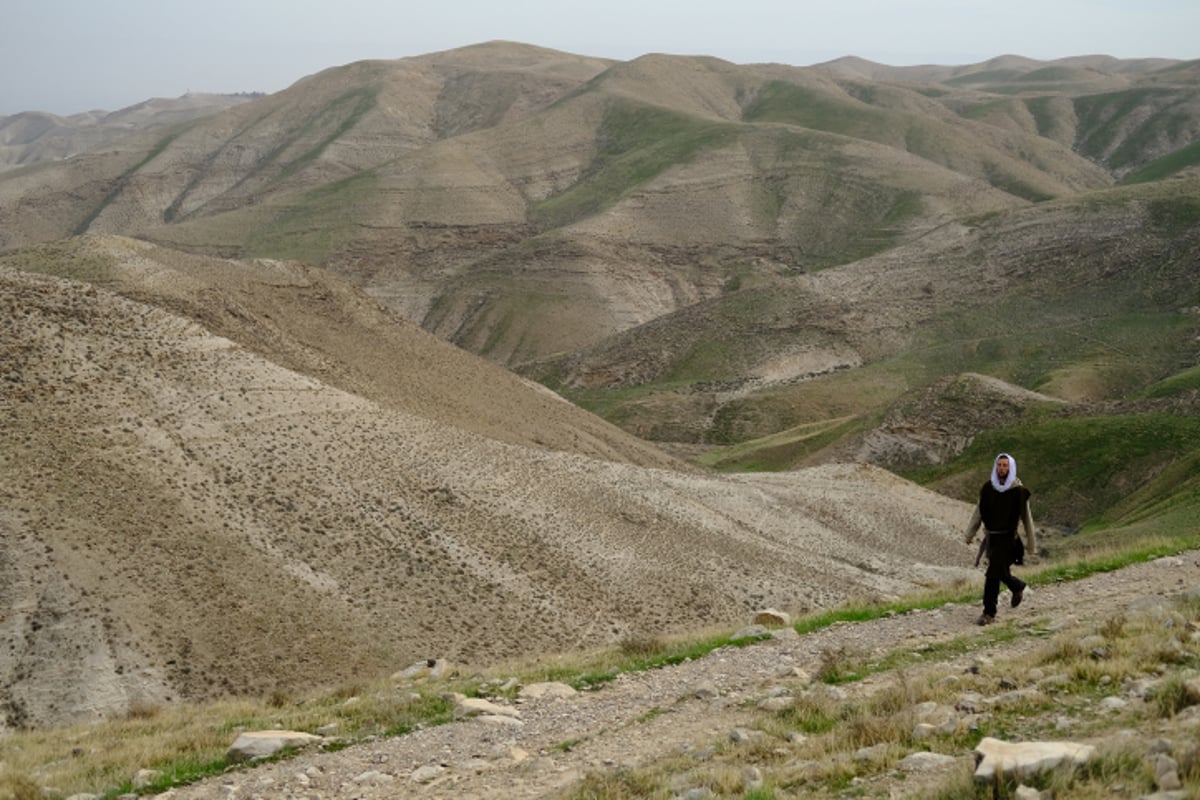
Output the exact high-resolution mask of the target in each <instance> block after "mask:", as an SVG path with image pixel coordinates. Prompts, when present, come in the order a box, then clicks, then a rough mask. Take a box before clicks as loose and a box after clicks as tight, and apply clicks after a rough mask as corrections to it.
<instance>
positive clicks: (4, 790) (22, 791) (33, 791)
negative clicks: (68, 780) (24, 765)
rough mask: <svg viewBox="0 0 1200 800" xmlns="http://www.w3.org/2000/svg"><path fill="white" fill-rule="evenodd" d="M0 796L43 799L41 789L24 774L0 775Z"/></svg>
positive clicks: (18, 799)
mask: <svg viewBox="0 0 1200 800" xmlns="http://www.w3.org/2000/svg"><path fill="white" fill-rule="evenodd" d="M0 797H11V798H12V800H43V797H42V789H41V787H39V786H38V785H37V783H35V782H34V781H33V780H31V779H30V778H28V777H27V776H25V775H6V776H3V777H0Z"/></svg>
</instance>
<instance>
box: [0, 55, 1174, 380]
mask: <svg viewBox="0 0 1200 800" xmlns="http://www.w3.org/2000/svg"><path fill="white" fill-rule="evenodd" d="M1022 64H1023V65H1024V66H1030V65H1025V64H1024V62H1022ZM1043 66H1045V67H1046V68H1051V67H1055V68H1057V67H1056V62H1055V63H1051V64H1048V65H1043ZM1156 66H1158V65H1157V64H1155V63H1139V64H1137V65H1127V64H1125V63H1124V62H1115V63H1108V62H1103V61H1097V62H1096V63H1095V64H1094V65H1091V66H1089V67H1088V68H1089V69H1092V70H1107V72H1105V73H1104V74H1111V75H1113V76H1114V80H1115V81H1116V83H1111V84H1106V85H1105V86H1104V87H1103V89H1104V92H1106V93H1107V94H1104V95H1097V94H1096V88H1095V87H1093V86H1091V85H1090V84H1088V87H1085V88H1083V89H1078V88H1071V87H1070V86H1068V87H1066V88H1059V89H1057V90H1056V92H1057V93H1054V92H1049V93H1047V92H1038V93H1029V92H1026V91H1025V90H1024V89H1020V90H1018V89H1016V88H1013V87H1011V86H1010V87H1009V89H1008V90H1003V91H1002V90H1001V89H1000V88H998V87H996V86H991V85H989V88H987V89H977V88H973V87H972V86H965V87H959V86H954V85H950V84H949V83H936V84H924V85H916V84H911V83H903V82H896V81H894V80H887V81H884V80H872V79H866V78H861V77H857V76H847V75H845V74H844V73H842V72H839V71H837V70H833V69H828V68H820V67H818V68H798V67H786V66H782V65H769V64H768V65H736V64H731V63H728V62H723V61H720V60H718V59H712V58H703V57H678V56H665V55H653V54H652V55H647V56H643V57H641V58H638V59H634V60H631V61H628V62H615V63H614V62H609V61H604V60H599V59H592V58H587V57H584V56H577V55H572V54H567V53H561V52H557V51H551V50H545V49H542V48H535V47H530V46H526V45H518V44H514V43H506V42H491V43H486V44H482V45H478V46H475V47H469V48H463V49H460V50H454V51H448V52H444V53H435V54H430V55H427V56H419V57H414V58H407V59H398V60H396V61H372V62H359V63H355V64H350V65H346V66H343V67H336V68H333V69H330V70H326V71H324V72H321V73H318V74H316V75H313V76H309V77H307V78H305V79H303V80H300V81H298V82H297V83H296V84H295V85H293V86H292V87H290V88H289V89H287V90H285V91H283V92H280V93H278V94H276V95H272V96H270V97H267V98H263V99H261V100H257V101H254V102H251V103H245V104H242V105H240V106H238V107H236V108H233V109H230V110H228V111H226V112H224V113H221V114H218V115H214V116H211V117H206V118H204V119H202V120H197V121H194V122H191V123H187V124H182V125H179V126H176V127H174V128H171V129H169V130H166V131H161V132H158V131H155V132H150V133H147V134H142V135H140V136H137V137H131V138H129V139H127V140H124V141H122V142H120V143H117V144H115V145H114V146H113V147H108V148H104V149H103V150H102V151H96V152H93V153H90V154H86V155H82V156H80V157H77V158H74V159H71V161H70V162H63V163H57V164H51V165H44V166H41V167H35V168H31V169H29V170H24V171H20V172H18V173H17V174H12V175H8V176H6V177H5V178H4V179H2V180H0V247H15V246H20V245H23V244H29V243H33V242H37V241H46V240H51V239H57V238H60V237H62V236H65V235H69V234H78V233H84V232H112V233H118V234H122V235H133V236H138V237H140V238H145V239H149V240H153V241H156V242H158V243H161V244H164V245H167V246H170V247H174V248H177V249H184V250H189V251H193V252H201V253H208V254H217V255H223V256H235V257H247V256H249V257H268V258H294V259H298V260H303V261H306V262H308V263H311V264H315V265H320V266H324V267H327V268H331V269H334V270H336V271H338V272H340V273H342V274H344V275H346V276H348V277H350V278H351V279H352V280H354V281H355V282H356V283H357V284H358V285H360V286H362V287H363V288H366V289H367V290H368V291H369V292H370V293H371V294H372V295H374V296H376V297H378V298H379V299H381V300H382V301H383V302H385V303H386V304H388V305H389V306H390V307H392V308H394V309H396V310H398V311H400V312H401V313H402V314H403V315H404V316H406V317H408V318H409V319H412V320H414V321H416V322H418V323H420V324H421V325H422V326H423V327H425V328H427V329H428V330H430V331H432V332H434V333H435V334H437V335H438V336H440V337H442V338H445V339H448V340H450V341H454V342H455V343H458V344H460V345H462V346H464V347H466V348H467V349H469V350H472V351H473V352H477V353H481V354H483V355H485V356H487V357H488V358H489V359H491V360H494V361H498V362H501V363H504V364H507V365H517V364H520V363H524V362H527V361H531V360H535V359H538V358H543V357H545V356H547V355H550V354H554V353H560V352H568V351H575V350H580V349H584V348H586V347H590V346H593V345H595V344H597V343H598V342H599V341H601V340H602V339H604V338H605V337H607V336H609V335H612V334H616V333H619V332H621V331H624V330H627V329H630V328H633V327H635V326H637V325H640V324H642V323H645V322H649V321H651V320H653V319H656V318H658V317H660V316H662V315H664V314H668V313H671V312H673V311H677V310H680V309H682V308H686V307H688V306H690V305H692V304H694V303H696V302H698V301H701V300H708V299H712V298H714V297H717V296H719V295H720V294H721V293H722V292H723V291H725V290H726V289H727V288H728V287H730V286H734V285H743V286H744V285H748V284H750V283H755V282H759V283H761V282H765V281H770V280H772V279H774V278H776V277H778V276H780V275H795V274H799V273H803V272H809V271H813V270H816V269H820V268H823V267H827V266H829V265H832V264H837V263H844V262H848V261H852V260H854V259H856V258H860V257H862V256H865V255H869V254H872V253H875V252H880V251H882V250H884V249H887V248H888V247H890V246H894V245H897V244H903V243H905V242H908V241H912V240H913V239H914V238H916V237H919V236H921V235H923V234H924V233H927V232H928V231H930V230H932V229H933V228H936V227H937V226H938V225H941V224H944V223H946V222H948V221H950V220H953V219H956V218H959V217H961V216H963V215H970V214H980V213H986V212H991V211H998V210H1004V209H1012V208H1018V207H1023V206H1027V205H1029V204H1030V203H1032V202H1038V201H1043V200H1045V199H1048V198H1052V197H1062V196H1067V195H1072V194H1076V193H1079V192H1083V191H1088V190H1093V189H1098V188H1103V187H1106V186H1108V185H1110V184H1111V183H1112V182H1113V180H1114V178H1115V177H1116V176H1117V175H1119V174H1123V172H1122V171H1128V170H1131V169H1136V168H1140V167H1142V166H1144V164H1145V163H1148V162H1149V161H1151V160H1153V159H1154V158H1156V157H1157V156H1159V155H1161V154H1165V153H1167V152H1171V151H1172V150H1173V149H1178V148H1180V147H1182V146H1184V145H1186V144H1187V143H1188V142H1190V141H1193V140H1194V135H1195V133H1196V131H1197V124H1196V122H1195V120H1196V119H1197V115H1196V113H1195V108H1194V98H1195V96H1196V91H1195V85H1194V83H1193V82H1189V81H1188V80H1186V78H1170V79H1168V78H1167V77H1164V76H1167V75H1175V74H1176V73H1175V72H1172V71H1171V67H1174V66H1176V65H1173V64H1172V65H1169V66H1168V67H1167V68H1165V69H1153V68H1152V67H1156ZM993 67H995V65H981V66H980V67H979V69H978V70H976V71H975V72H971V71H969V70H964V71H963V72H962V74H976V72H980V73H983V72H987V73H991V72H995V69H993ZM1062 68H1063V69H1066V68H1067V67H1062ZM1070 68H1071V69H1079V68H1082V67H1078V66H1074V65H1072V66H1071V67H1070ZM1012 71H1014V72H1016V73H1017V74H1018V75H1020V76H1023V77H1027V76H1028V74H1030V72H1036V70H1025V71H1021V70H1016V69H1014V70H1012ZM957 74H958V73H956V75H957ZM952 79H954V76H951V77H947V78H945V80H946V81H950V80H952ZM996 80H999V79H998V78H997V79H996ZM1152 80H1155V81H1157V82H1156V83H1154V84H1153V85H1154V89H1153V90H1150V89H1147V88H1143V86H1144V83H1139V82H1149V81H1152ZM1118 84H1120V85H1119V86H1118ZM1131 84H1136V85H1132V86H1131ZM1104 97H1111V98H1112V101H1111V103H1109V104H1107V105H1106V101H1104V99H1103V98H1104ZM1143 98H1144V100H1143ZM1144 103H1150V104H1152V105H1154V104H1157V105H1154V108H1160V109H1161V113H1159V115H1158V119H1159V121H1158V122H1157V123H1154V124H1153V130H1154V131H1155V132H1156V133H1155V138H1154V145H1153V147H1150V148H1148V149H1147V150H1146V151H1145V152H1144V153H1142V155H1140V156H1138V155H1134V156H1133V157H1132V158H1130V156H1129V154H1128V153H1126V152H1124V151H1123V150H1122V147H1123V146H1124V145H1126V144H1129V145H1130V147H1132V146H1133V145H1134V144H1136V143H1137V142H1140V141H1142V140H1144V139H1146V133H1147V131H1146V126H1145V125H1144V124H1142V123H1143V122H1145V110H1146V108H1147V106H1145V105H1144ZM1168 117H1169V118H1170V119H1171V120H1174V121H1173V122H1171V123H1170V124H1167V123H1168ZM1077 143H1082V144H1083V145H1086V146H1085V147H1084V148H1083V149H1082V150H1080V149H1077ZM1126 149H1128V148H1126ZM1138 152H1139V153H1141V152H1142V151H1140V150H1139V151H1138ZM1109 157H1111V158H1113V159H1115V161H1116V163H1115V164H1114V166H1113V167H1112V168H1110V167H1109V165H1108V164H1107V163H1106V161H1105V159H1106V158H1109Z"/></svg>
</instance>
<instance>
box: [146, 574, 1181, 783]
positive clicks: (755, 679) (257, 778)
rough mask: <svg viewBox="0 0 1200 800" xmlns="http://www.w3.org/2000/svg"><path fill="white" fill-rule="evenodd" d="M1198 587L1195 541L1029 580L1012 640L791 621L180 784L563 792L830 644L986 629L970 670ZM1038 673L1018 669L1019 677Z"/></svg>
mask: <svg viewBox="0 0 1200 800" xmlns="http://www.w3.org/2000/svg"><path fill="white" fill-rule="evenodd" d="M1197 591H1200V552H1198V551H1191V552H1186V553H1182V554H1180V555H1179V556H1175V557H1167V558H1161V559H1158V560H1156V561H1153V562H1150V563H1145V564H1138V565H1134V566H1130V567H1127V568H1125V569H1122V570H1120V571H1118V572H1115V573H1109V574H1102V575H1094V576H1092V577H1089V578H1087V579H1084V580H1080V581H1075V582H1069V583H1058V584H1053V585H1046V586H1037V587H1034V588H1031V589H1030V590H1029V591H1028V592H1027V593H1026V597H1027V599H1026V600H1025V602H1024V603H1023V604H1022V606H1021V607H1020V608H1019V609H1015V610H1010V609H1009V608H1008V607H1007V606H1004V607H1002V608H1001V612H1000V615H999V620H998V624H999V625H1010V626H1015V628H1016V629H1017V635H1016V637H1015V638H1014V639H1012V640H1010V641H1005V642H1004V643H1003V644H1000V645H995V644H990V645H989V644H987V642H988V641H992V640H991V639H985V637H986V636H987V634H989V633H994V632H995V630H996V629H995V628H979V627H977V626H975V625H974V624H973V623H974V620H975V618H976V616H977V615H978V607H977V606H975V605H965V604H950V605H946V606H943V607H941V608H937V609H933V610H928V611H914V612H911V613H907V614H903V615H898V616H893V617H890V618H884V619H878V620H873V621H868V622H861V623H842V624H837V625H834V626H832V627H829V628H826V629H824V630H821V631H817V632H815V633H811V634H808V635H804V636H800V635H797V634H795V633H794V632H793V631H792V630H791V629H790V628H784V629H782V630H781V631H780V632H777V633H776V635H775V636H774V637H773V638H771V639H770V640H768V641H764V642H761V643H759V644H755V645H752V646H747V647H741V648H723V649H720V650H717V651H714V652H712V653H711V654H709V655H708V656H706V657H704V658H701V659H697V660H694V661H691V662H687V663H683V664H680V665H677V666H672V667H666V668H662V669H657V670H653V671H649V672H644V673H639V674H626V675H623V676H621V677H620V678H619V679H617V680H616V681H614V682H612V683H610V684H608V685H607V686H604V687H603V688H601V689H598V690H595V691H590V692H584V693H580V694H576V695H573V696H569V697H559V698H551V697H545V698H542V699H536V700H535V699H527V700H525V701H523V702H520V701H519V702H517V703H515V704H513V706H512V709H511V713H514V714H515V716H511V717H506V716H500V717H496V716H492V717H478V718H472V719H464V720H461V721H458V722H455V723H451V724H448V725H444V726H440V727H436V728H430V729H425V730H420V731H417V732H415V733H412V734H410V735H407V736H402V737H398V738H391V739H380V740H376V741H372V742H369V743H366V744H361V745H356V746H352V747H349V748H346V749H344V750H341V751H338V752H321V751H319V750H315V749H314V750H311V751H309V752H306V753H304V754H301V755H299V756H297V757H295V758H291V759H288V760H284V761H279V762H276V763H271V764H266V765H261V766H257V767H254V768H250V769H246V770H238V771H233V772H230V773H227V774H225V775H221V776H216V777H213V778H210V779H207V780H204V781H202V782H199V783H197V784H195V785H192V786H188V787H183V788H178V789H174V790H171V791H170V792H169V793H168V794H169V796H170V797H171V798H172V800H202V799H205V798H220V800H227V799H228V798H251V797H254V798H301V797H303V798H310V799H312V800H315V799H316V798H320V799H321V800H350V798H355V799H356V800H358V799H359V798H361V799H362V800H367V799H368V798H384V797H422V798H446V799H447V800H449V799H450V798H454V799H455V800H462V798H493V797H505V798H541V797H555V796H559V795H560V794H561V793H563V792H566V791H569V790H570V788H571V787H572V786H573V785H575V784H577V783H578V782H580V781H581V780H583V779H584V778H585V776H588V775H589V774H590V775H593V777H594V776H595V775H596V774H597V773H600V774H603V773H612V772H615V771H617V770H620V769H622V768H629V767H637V766H642V765H647V764H652V763H654V762H656V761H659V760H661V759H664V758H669V757H673V756H677V755H679V754H681V753H684V754H693V755H694V756H695V757H696V759H697V760H703V759H704V758H705V757H706V756H705V754H706V753H707V754H711V753H712V752H714V749H715V748H719V747H721V746H722V743H723V742H724V743H728V742H729V741H730V740H731V738H732V739H734V740H736V739H737V738H739V737H741V736H744V735H747V731H752V726H753V725H754V722H755V720H756V718H757V719H761V717H762V714H763V712H762V711H760V710H758V708H757V707H758V705H759V703H760V702H762V701H763V700H764V699H767V698H769V697H771V696H772V695H776V696H778V695H782V696H789V695H792V694H796V693H799V692H801V691H803V690H804V688H805V687H806V686H807V685H808V683H807V681H806V680H805V678H804V675H805V674H809V675H811V674H813V673H814V672H816V671H817V670H819V669H820V668H821V665H822V662H823V660H824V659H827V658H829V654H830V653H852V654H855V655H858V656H870V655H872V654H875V655H883V654H886V653H889V652H894V651H898V650H905V649H909V648H911V649H914V650H916V649H921V648H927V647H928V646H930V645H931V644H934V643H937V642H945V641H948V640H951V639H957V638H960V637H968V638H974V639H978V645H977V647H976V646H972V647H971V648H968V650H967V652H966V654H965V655H963V656H961V657H958V660H959V661H960V662H961V663H956V664H951V665H950V666H951V668H954V669H957V670H958V671H960V672H961V671H965V670H967V669H968V668H970V666H971V665H972V664H978V663H979V662H980V660H983V661H984V662H987V661H988V660H989V659H990V658H997V659H1001V658H1003V659H1007V658H1010V657H1013V656H1018V657H1019V656H1020V655H1021V654H1023V653H1026V652H1028V653H1032V652H1033V650H1034V649H1035V648H1037V647H1041V646H1044V643H1045V640H1044V638H1042V637H1040V636H1038V635H1035V634H1034V631H1035V629H1036V630H1042V631H1044V630H1046V629H1052V630H1053V629H1065V628H1068V627H1070V626H1078V627H1079V628H1080V629H1081V630H1084V631H1086V630H1088V629H1089V628H1092V629H1094V627H1095V626H1098V625H1102V624H1103V623H1104V621H1105V620H1109V619H1111V618H1113V617H1114V616H1115V615H1120V614H1124V613H1130V612H1131V611H1132V610H1133V609H1137V608H1146V607H1147V606H1152V605H1154V604H1155V603H1162V602H1163V601H1165V600H1166V599H1167V598H1170V597H1173V596H1175V595H1179V594H1180V593H1182V592H1192V593H1195V592H1197ZM1002 600H1003V598H1002ZM897 677H898V676H897V675H896V674H893V673H888V672H883V673H878V674H875V675H874V676H872V677H871V678H868V679H866V680H864V681H861V682H859V683H857V684H854V685H853V686H851V687H848V688H849V690H850V691H852V692H859V691H868V692H869V691H873V690H875V689H878V687H880V686H881V685H885V684H888V683H890V682H892V681H893V680H895V679H896V678H897ZM1033 680H1034V678H1033V677H1031V676H1023V675H1013V676H1012V678H1011V681H1012V682H1013V683H1014V684H1015V685H1016V686H1018V687H1024V686H1026V685H1030V684H1031V683H1032V681H1033ZM1000 691H1002V687H1001V686H1000V685H998V686H997V693H999V692H1000ZM497 702H498V703H504V702H505V701H502V700H498V701H497ZM1181 716H1182V715H1181ZM1191 717H1192V722H1191V723H1183V722H1182V721H1181V724H1192V725H1194V724H1195V722H1196V720H1195V718H1194V715H1191ZM1190 730H1191V733H1185V734H1184V736H1185V738H1186V737H1187V736H1191V735H1194V732H1195V728H1194V727H1192V728H1191V729H1190ZM1175 733H1179V732H1178V731H1175ZM749 735H753V734H749ZM1159 735H1163V736H1169V735H1170V734H1169V733H1162V734H1159ZM782 741H783V740H780V742H781V743H782ZM783 746H785V747H786V746H787V745H786V744H784V745H783ZM973 768H974V758H973V756H972V754H971V753H969V752H963V753H962V754H961V757H959V758H955V759H952V760H947V761H944V762H942V763H940V765H938V766H935V767H933V768H932V769H930V770H929V771H927V772H925V773H922V774H919V775H917V776H915V777H914V775H912V774H908V775H905V774H900V773H899V772H897V771H895V770H892V771H888V772H883V773H881V774H879V775H876V776H873V777H869V778H866V779H864V780H863V782H862V783H861V784H860V785H859V786H858V788H859V789H860V790H861V791H862V792H863V793H864V796H871V797H908V796H915V795H919V794H920V793H921V792H922V791H924V790H925V789H927V788H928V787H929V786H930V785H931V783H932V782H935V781H937V780H942V779H945V778H946V776H947V775H948V774H950V773H953V772H955V771H960V772H969V771H970V770H971V769H973ZM914 771H915V770H914ZM675 789H676V791H677V793H678V794H679V795H680V796H683V795H687V794H688V792H689V790H690V789H689V786H688V785H686V777H684V776H681V777H680V785H679V786H678V787H675ZM704 796H711V795H704ZM1163 796H1168V795H1163ZM1179 796H1185V795H1179Z"/></svg>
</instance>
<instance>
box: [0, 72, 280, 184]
mask: <svg viewBox="0 0 1200 800" xmlns="http://www.w3.org/2000/svg"><path fill="white" fill-rule="evenodd" d="M256 97H261V95H253V94H236V95H230V94H205V93H199V92H189V93H188V94H185V95H183V96H182V97H176V98H164V97H156V98H153V99H151V100H145V101H143V102H141V103H137V104H135V105H132V106H129V107H128V108H122V109H119V110H117V111H101V110H96V111H87V112H84V113H81V114H72V115H71V116H69V117H61V116H59V115H57V114H48V113H45V112H42V111H25V112H22V113H19V114H12V115H9V116H6V117H0V172H2V171H4V170H9V169H15V168H17V167H22V166H29V165H33V164H37V163H40V162H44V161H55V160H59V159H64V158H69V157H71V156H73V155H75V154H77V153H83V152H85V151H88V150H94V149H96V148H98V147H103V146H104V145H106V144H108V143H110V142H112V141H114V140H116V139H120V138H124V137H126V136H129V135H130V134H131V133H135V132H141V131H145V130H150V129H153V128H161V127H165V126H168V125H174V124H177V123H180V122H185V121H187V120H191V119H195V118H197V117H203V116H206V115H208V114H215V113H217V112H219V111H224V110H225V109H227V108H232V107H233V106H236V105H239V104H241V103H244V102H247V101H248V100H252V99H255V98H256Z"/></svg>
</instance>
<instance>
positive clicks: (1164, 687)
mask: <svg viewBox="0 0 1200 800" xmlns="http://www.w3.org/2000/svg"><path fill="white" fill-rule="evenodd" d="M1150 701H1151V704H1152V705H1153V706H1154V710H1155V712H1156V713H1157V714H1158V716H1160V717H1164V718H1169V717H1173V716H1175V715H1176V714H1178V713H1179V712H1180V711H1182V710H1183V709H1185V708H1187V706H1188V695H1187V689H1186V687H1184V685H1183V678H1182V677H1180V676H1179V675H1172V676H1170V677H1169V678H1166V679H1165V680H1163V681H1162V682H1161V683H1159V684H1158V685H1157V686H1155V687H1154V690H1153V691H1152V692H1151V694H1150Z"/></svg>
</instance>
